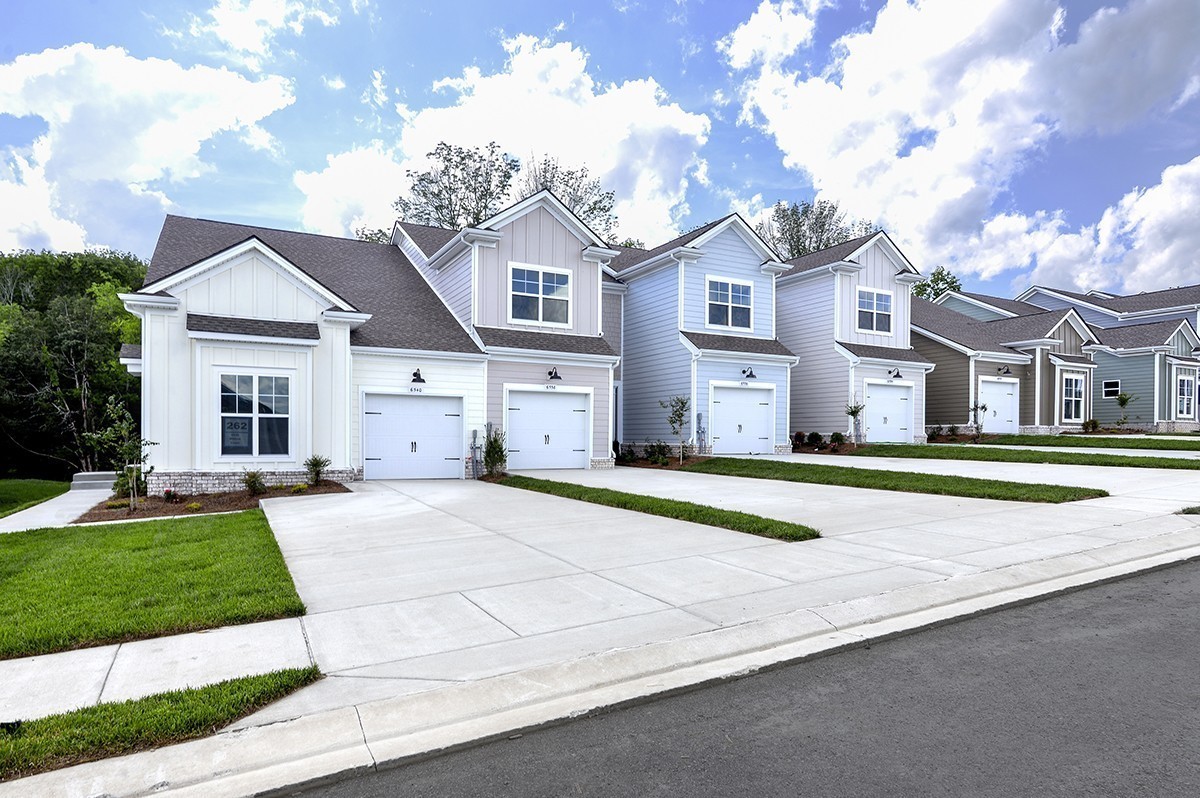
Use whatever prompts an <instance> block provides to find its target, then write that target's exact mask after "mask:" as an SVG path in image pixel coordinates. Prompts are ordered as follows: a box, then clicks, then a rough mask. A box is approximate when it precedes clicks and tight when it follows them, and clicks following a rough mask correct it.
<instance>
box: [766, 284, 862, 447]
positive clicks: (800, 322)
mask: <svg viewBox="0 0 1200 798" xmlns="http://www.w3.org/2000/svg"><path fill="white" fill-rule="evenodd" d="M776 296H777V305H776V309H775V323H776V331H777V332H778V334H779V342H780V343H782V344H783V345H784V346H786V347H787V348H788V349H790V350H791V351H792V353H793V354H795V355H796V356H797V357H799V359H800V362H799V364H798V365H796V366H795V367H794V368H793V369H792V379H791V391H790V393H791V397H790V401H791V424H790V426H791V430H790V432H811V431H813V430H817V431H819V432H821V433H822V434H828V433H830V432H832V431H834V430H845V429H847V428H848V423H847V417H846V403H847V399H848V392H849V373H850V362H849V361H848V360H847V359H846V358H844V357H842V356H841V355H839V354H838V353H837V352H836V351H834V348H833V346H834V339H833V330H834V320H833V299H834V296H833V276H832V275H830V276H829V277H819V278H816V279H810V280H805V281H802V282H797V283H791V284H787V283H785V284H783V285H781V286H779V287H778V291H777V295H776Z"/></svg>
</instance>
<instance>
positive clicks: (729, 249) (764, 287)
mask: <svg viewBox="0 0 1200 798" xmlns="http://www.w3.org/2000/svg"><path fill="white" fill-rule="evenodd" d="M701 251H702V252H703V253H704V255H703V256H701V258H700V259H699V260H698V261H696V262H695V263H690V264H688V265H687V266H685V267H684V268H683V275H684V276H683V292H684V298H683V328H684V329H685V330H693V331H695V332H709V333H717V334H719V335H754V336H757V337H760V338H772V337H773V336H772V334H771V309H772V305H773V304H774V301H775V297H774V290H773V289H774V281H773V279H772V278H771V276H770V275H767V274H763V272H762V258H761V257H760V256H759V255H758V253H757V252H755V251H754V250H753V249H751V247H750V245H749V244H747V243H746V241H745V239H743V238H742V237H741V235H739V234H738V233H737V231H735V230H734V229H732V228H726V229H725V230H724V231H722V232H721V233H720V234H718V235H717V236H714V237H713V238H712V240H710V241H708V242H706V243H705V244H704V247H703V249H702V250H701ZM709 277H714V278H718V279H719V278H727V279H731V280H740V281H742V282H748V283H751V284H752V286H753V287H752V288H751V291H750V302H751V307H752V314H751V319H750V326H751V329H749V330H739V329H730V328H726V327H715V328H713V327H706V326H705V323H706V321H707V320H708V291H707V288H706V286H707V281H708V278H709Z"/></svg>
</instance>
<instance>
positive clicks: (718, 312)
mask: <svg viewBox="0 0 1200 798" xmlns="http://www.w3.org/2000/svg"><path fill="white" fill-rule="evenodd" d="M707 285H708V317H707V318H708V321H707V325H708V326H709V327H733V328H736V329H739V330H749V329H750V318H751V315H752V313H751V309H752V307H753V302H752V291H753V286H752V285H751V284H750V283H740V282H736V281H734V280H714V279H713V278H711V277H710V278H709V279H708V281H707Z"/></svg>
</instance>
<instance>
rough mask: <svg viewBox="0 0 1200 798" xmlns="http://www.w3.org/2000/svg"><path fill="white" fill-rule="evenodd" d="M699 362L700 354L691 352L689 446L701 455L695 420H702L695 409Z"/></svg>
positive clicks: (698, 423) (696, 421) (697, 423)
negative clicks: (690, 423)
mask: <svg viewBox="0 0 1200 798" xmlns="http://www.w3.org/2000/svg"><path fill="white" fill-rule="evenodd" d="M699 360H700V353H699V352H693V353H692V363H691V366H692V437H691V444H692V446H694V447H696V454H700V453H701V452H700V451H699V447H700V422H699V421H698V420H697V416H700V417H701V418H703V416H702V414H701V413H700V412H699V408H698V407H696V364H697V362H698V361H699ZM708 423H710V424H711V423H712V419H711V418H710V419H709V420H708Z"/></svg>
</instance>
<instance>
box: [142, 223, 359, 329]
mask: <svg viewBox="0 0 1200 798" xmlns="http://www.w3.org/2000/svg"><path fill="white" fill-rule="evenodd" d="M251 251H256V252H258V253H259V254H261V255H262V256H263V257H265V258H266V259H267V260H269V261H271V262H272V263H273V264H275V265H276V266H277V267H279V269H280V270H281V271H282V272H283V273H284V274H286V275H287V276H289V277H290V278H292V280H293V282H295V283H297V284H298V285H299V286H300V287H301V288H302V289H304V290H305V291H306V292H307V293H308V294H309V295H310V296H313V297H314V298H316V299H319V300H320V301H323V302H326V303H328V304H329V305H332V306H333V307H336V308H337V309H338V310H349V311H357V310H358V309H357V308H356V307H354V305H352V304H350V303H349V302H347V301H346V300H344V299H342V298H341V297H340V296H338V295H337V294H335V293H334V292H333V291H332V290H330V289H329V288H326V287H325V286H324V285H321V283H319V282H317V281H316V280H314V279H313V278H312V277H310V276H309V274H308V273H307V272H306V271H304V270H303V269H301V268H300V267H299V266H297V265H296V264H294V263H292V262H291V261H290V260H288V259H287V258H285V257H283V256H282V255H280V254H279V253H278V252H276V251H275V250H273V249H271V248H270V247H269V246H267V245H266V244H264V243H263V242H262V241H261V240H260V239H259V238H257V237H256V236H251V237H250V238H248V239H246V240H245V241H243V242H242V243H240V244H235V245H234V246H232V247H229V248H227V249H223V250H221V251H220V252H217V253H215V254H213V255H210V256H209V257H207V258H205V259H204V260H202V261H199V262H198V263H193V264H192V265H191V266H188V267H187V268H186V269H182V270H180V271H177V272H175V273H174V274H171V275H168V276H166V277H164V278H162V279H161V280H157V281H156V282H154V283H153V284H151V285H147V286H143V287H142V290H143V291H145V292H147V293H153V292H155V291H169V290H171V289H172V288H179V287H187V286H188V285H191V284H192V283H194V282H197V281H198V279H199V278H202V277H203V276H204V274H205V273H207V272H209V271H212V270H213V269H217V268H220V267H221V266H224V265H225V264H226V263H228V262H229V261H231V260H233V259H234V258H238V257H241V256H242V255H245V254H247V253H249V252H251Z"/></svg>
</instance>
